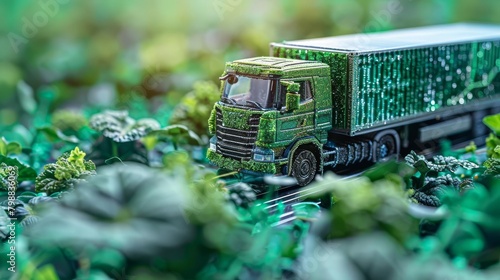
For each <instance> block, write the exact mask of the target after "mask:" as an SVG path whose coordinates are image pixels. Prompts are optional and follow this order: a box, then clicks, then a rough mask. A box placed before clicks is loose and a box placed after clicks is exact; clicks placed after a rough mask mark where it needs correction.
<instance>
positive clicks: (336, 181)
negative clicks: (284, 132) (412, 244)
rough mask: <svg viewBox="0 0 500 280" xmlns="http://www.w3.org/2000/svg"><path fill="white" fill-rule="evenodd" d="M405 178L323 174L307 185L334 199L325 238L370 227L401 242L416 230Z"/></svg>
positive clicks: (352, 233)
mask: <svg viewBox="0 0 500 280" xmlns="http://www.w3.org/2000/svg"><path fill="white" fill-rule="evenodd" d="M405 187H406V185H405V182H404V180H403V179H402V178H401V177H400V176H399V175H397V174H394V173H386V174H385V176H384V177H381V178H377V179H376V180H373V181H372V180H371V179H370V178H369V177H364V176H363V177H359V178H356V179H346V180H341V178H340V177H338V176H336V175H333V174H326V175H325V177H324V179H323V180H322V181H321V182H317V183H313V184H312V185H311V187H310V188H318V189H320V190H322V191H321V192H320V193H317V194H315V196H316V195H318V196H319V195H321V194H323V193H328V194H331V196H332V199H333V201H334V203H333V206H332V208H331V210H330V213H329V215H328V219H329V224H330V227H329V228H328V231H327V233H325V235H324V236H323V238H325V239H338V238H345V237H349V236H355V235H359V234H363V233H367V232H372V231H384V232H386V233H387V234H389V235H390V236H392V237H393V238H395V239H396V240H398V241H400V242H403V241H404V240H405V239H406V238H408V236H410V234H411V233H412V232H413V231H414V230H415V225H416V223H415V222H416V221H415V220H414V219H413V218H412V217H411V216H410V215H409V214H408V211H407V208H408V204H407V202H406V199H405V195H404V194H405V192H404V190H405Z"/></svg>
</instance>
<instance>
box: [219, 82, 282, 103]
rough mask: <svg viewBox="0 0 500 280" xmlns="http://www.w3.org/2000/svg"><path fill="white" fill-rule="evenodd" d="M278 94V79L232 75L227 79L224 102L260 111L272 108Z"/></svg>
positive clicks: (223, 96)
mask: <svg viewBox="0 0 500 280" xmlns="http://www.w3.org/2000/svg"><path fill="white" fill-rule="evenodd" d="M275 92H276V79H267V78H264V77H262V78H260V77H259V78H254V77H246V76H240V75H234V74H230V75H228V76H227V77H225V83H224V94H223V95H222V101H223V102H226V103H229V104H235V105H236V104H238V105H243V106H248V107H255V108H258V109H266V108H271V107H272V106H273V102H274V96H275Z"/></svg>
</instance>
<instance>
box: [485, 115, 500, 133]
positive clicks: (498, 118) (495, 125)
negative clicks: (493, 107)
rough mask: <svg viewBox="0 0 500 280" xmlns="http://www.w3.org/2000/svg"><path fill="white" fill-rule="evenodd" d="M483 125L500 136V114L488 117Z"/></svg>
mask: <svg viewBox="0 0 500 280" xmlns="http://www.w3.org/2000/svg"><path fill="white" fill-rule="evenodd" d="M483 123H484V124H485V125H486V126H487V127H489V128H490V129H491V131H493V133H494V134H496V135H497V136H499V135H500V114H496V115H491V116H486V117H484V118H483Z"/></svg>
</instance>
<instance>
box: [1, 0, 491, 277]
mask: <svg viewBox="0 0 500 280" xmlns="http://www.w3.org/2000/svg"><path fill="white" fill-rule="evenodd" d="M146 2H147V3H146ZM499 13H500V5H498V3H497V0H483V1H476V2H474V1H469V0H457V1H441V0H429V1H392V0H377V1H373V0H328V1H327V0H312V1H296V0H279V1H267V0H252V1H237V0H210V1H206V0H184V1H154V0H153V1H137V0H126V1H91V0H89V1H62V0H43V1H30V0H16V1H0V18H1V19H2V20H1V23H0V34H1V36H0V73H1V74H0V205H1V207H2V210H0V240H1V242H0V263H1V265H0V279H16V280H17V279H29V280H31V279H49V280H52V279H141V280H142V279H146V280H147V279H342V280H345V279H467V280H469V279H498V274H499V272H500V268H499V266H498V265H499V264H498V262H499V259H500V239H499V238H498V236H500V226H499V224H500V223H499V220H500V190H499V189H500V183H499V181H498V180H499V179H498V176H499V172H500V164H499V161H500V159H499V157H500V148H499V145H500V140H499V138H498V137H499V136H500V121H499V117H498V116H493V117H489V118H487V119H486V120H485V123H486V124H487V125H488V127H489V128H490V129H491V133H492V134H491V136H490V137H489V138H488V140H487V143H475V145H477V146H478V147H482V146H484V145H486V147H487V151H486V155H484V153H482V151H480V150H476V148H475V146H474V145H470V146H468V148H467V149H464V150H460V151H451V150H449V149H443V151H442V152H441V155H442V156H437V157H435V158H433V159H425V158H422V157H420V156H419V155H418V154H410V155H408V156H407V157H406V159H404V160H402V161H401V162H399V163H396V162H389V163H386V164H384V165H379V166H376V167H375V168H374V169H371V170H370V171H366V173H364V174H363V175H362V176H359V177H358V178H356V179H349V180H341V178H339V177H337V176H335V175H333V174H325V176H323V178H322V180H321V181H318V182H316V183H314V184H313V185H311V186H310V187H311V188H321V189H322V193H318V196H321V198H322V201H331V203H329V204H328V205H325V206H331V207H330V208H325V209H321V211H319V212H318V208H317V207H314V206H313V205H312V204H307V203H304V204H302V205H300V206H301V207H297V208H296V209H295V210H296V211H295V214H296V216H297V219H296V220H295V221H293V222H291V223H289V224H286V225H282V226H276V224H277V223H278V220H279V218H280V214H281V213H283V212H284V211H286V210H287V209H285V208H286V207H285V205H278V207H275V208H276V210H274V211H273V212H269V211H268V210H267V209H266V206H264V205H263V202H264V201H265V200H266V199H267V198H266V197H257V196H256V193H255V191H254V190H253V189H252V188H251V186H249V185H248V184H246V183H241V182H240V183H239V182H238V180H228V179H227V177H221V176H220V175H218V174H217V172H216V169H214V168H212V167H210V166H209V165H207V162H206V160H205V155H206V145H207V144H208V139H209V135H208V124H207V120H208V118H209V117H210V111H211V109H212V108H213V104H214V102H216V101H217V100H218V99H219V90H218V85H217V83H216V82H217V79H218V77H219V76H220V75H221V73H222V72H223V68H224V64H225V62H227V61H233V60H236V59H241V58H246V57H252V56H261V55H267V54H268V52H269V43H270V42H281V41H283V40H298V39H306V38H318V37H327V36H334V35H342V34H354V33H360V32H374V31H382V30H389V29H398V28H406V27H414V26H424V25H437V24H443V23H451V22H490V23H499V17H498V14H499ZM249 23H250V24H249ZM276 183H279V182H276ZM267 188H269V189H275V188H276V186H267ZM311 200H312V201H316V198H311Z"/></svg>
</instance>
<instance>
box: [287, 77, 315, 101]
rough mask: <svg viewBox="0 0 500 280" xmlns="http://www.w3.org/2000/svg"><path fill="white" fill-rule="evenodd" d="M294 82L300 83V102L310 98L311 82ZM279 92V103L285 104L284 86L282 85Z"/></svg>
mask: <svg viewBox="0 0 500 280" xmlns="http://www.w3.org/2000/svg"><path fill="white" fill-rule="evenodd" d="M296 83H299V84H300V90H299V94H300V102H301V103H304V102H306V101H308V100H310V99H311V98H312V92H311V82H310V81H296ZM280 92H281V100H280V104H281V106H285V103H286V101H285V100H286V87H285V86H283V85H282V86H281V89H280Z"/></svg>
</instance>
